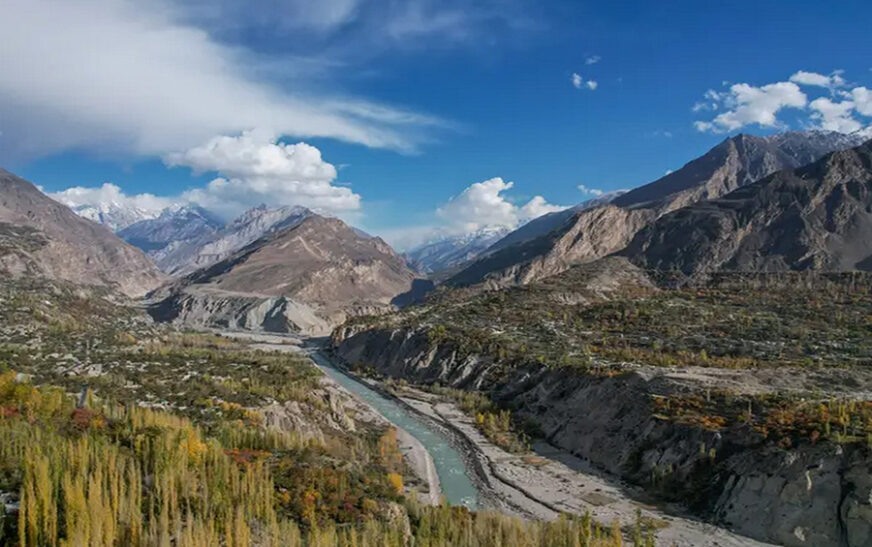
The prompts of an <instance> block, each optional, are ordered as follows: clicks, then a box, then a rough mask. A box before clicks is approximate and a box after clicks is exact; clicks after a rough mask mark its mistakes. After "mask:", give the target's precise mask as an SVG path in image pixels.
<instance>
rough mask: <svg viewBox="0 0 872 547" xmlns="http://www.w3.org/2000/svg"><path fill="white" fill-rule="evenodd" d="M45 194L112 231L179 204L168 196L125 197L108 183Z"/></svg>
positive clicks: (157, 215) (157, 214) (154, 216)
mask: <svg viewBox="0 0 872 547" xmlns="http://www.w3.org/2000/svg"><path fill="white" fill-rule="evenodd" d="M47 195H48V196H49V197H50V198H52V199H53V200H55V201H58V202H60V203H63V204H64V205H66V206H67V207H69V208H70V209H72V210H73V212H75V213H76V214H77V215H79V216H80V217H83V218H86V219H88V220H90V221H93V222H96V223H98V224H103V225H104V226H106V227H107V228H109V229H110V230H112V231H113V232H117V231H118V230H121V229H123V228H126V227H128V226H130V225H131V224H134V223H136V222H139V221H142V220H149V219H153V218H157V217H159V216H160V215H161V213H162V212H164V210H166V209H168V208H178V207H181V205H180V204H178V203H176V202H175V201H173V200H171V199H168V198H163V197H158V196H155V195H152V194H139V195H136V196H128V195H126V194H125V193H124V192H123V191H122V190H121V188H119V187H118V186H116V185H114V184H111V183H108V182H107V183H104V184H103V185H102V186H99V187H95V188H85V187H81V186H76V187H73V188H67V189H66V190H63V191H61V192H52V193H48V194H47Z"/></svg>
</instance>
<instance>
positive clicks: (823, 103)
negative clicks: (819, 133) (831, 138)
mask: <svg viewBox="0 0 872 547" xmlns="http://www.w3.org/2000/svg"><path fill="white" fill-rule="evenodd" d="M809 106H810V107H811V109H812V110H814V111H815V112H814V113H812V115H811V117H812V119H814V120H819V121H820V125H819V127H820V128H821V129H826V130H827V131H838V132H840V133H853V132H854V131H859V130H860V129H862V128H863V124H861V123H860V122H858V121H857V120H855V119H854V117H853V116H852V112H853V110H854V103H853V102H851V101H842V102H840V103H835V102H833V101H831V100H830V99H828V98H826V97H819V98H817V99H815V100H813V101H812V102H811V103H809Z"/></svg>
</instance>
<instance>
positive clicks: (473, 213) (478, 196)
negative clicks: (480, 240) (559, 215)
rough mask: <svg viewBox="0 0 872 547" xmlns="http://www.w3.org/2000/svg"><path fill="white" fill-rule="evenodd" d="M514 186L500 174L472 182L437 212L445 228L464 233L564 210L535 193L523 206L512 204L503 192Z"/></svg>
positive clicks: (508, 224) (512, 223) (525, 220)
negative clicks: (444, 223) (482, 180)
mask: <svg viewBox="0 0 872 547" xmlns="http://www.w3.org/2000/svg"><path fill="white" fill-rule="evenodd" d="M513 186H514V184H513V183H511V182H505V181H504V180H503V179H502V178H500V177H496V178H492V179H489V180H486V181H484V182H476V183H473V184H471V185H469V186H468V187H467V188H466V189H465V190H463V192H461V193H460V194H458V195H457V196H454V197H452V198H451V199H450V200H448V202H447V203H446V204H445V205H443V206H442V207H440V208H439V209H438V210H437V211H436V213H437V215H438V216H439V217H440V218H442V219H443V220H444V221H445V222H446V223H447V225H446V227H445V228H446V230H448V231H451V232H454V233H463V232H472V231H475V230H478V229H480V228H484V227H488V226H495V227H505V228H515V227H517V226H518V225H520V224H522V223H524V222H527V221H529V220H532V219H534V218H536V217H539V216H541V215H544V214H546V213H553V212H555V211H561V210H563V209H566V207H564V206H560V205H553V204H550V203H548V202H547V201H546V200H545V198H543V197H542V196H534V197H533V198H532V199H530V201H528V202H527V203H526V204H524V205H522V206H518V205H515V204H514V203H512V202H510V201H508V200H507V199H506V198H505V196H504V195H503V192H505V191H507V190H510V189H511V188H512V187H513Z"/></svg>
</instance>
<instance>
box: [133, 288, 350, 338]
mask: <svg viewBox="0 0 872 547" xmlns="http://www.w3.org/2000/svg"><path fill="white" fill-rule="evenodd" d="M150 313H151V315H152V317H154V318H155V319H156V320H158V321H164V322H171V323H176V324H179V325H187V326H190V327H195V328H215V329H233V330H250V331H263V332H276V333H300V334H308V335H314V336H319V335H324V334H326V333H328V332H330V328H331V325H332V324H333V321H335V320H336V319H334V320H333V321H330V320H328V318H324V317H321V316H320V315H318V313H317V312H316V311H315V310H314V309H312V308H311V307H309V306H307V305H305V304H302V303H300V302H295V301H294V300H291V299H289V298H285V297H283V296H278V297H265V296H256V295H246V294H235V293H229V292H222V291H209V290H203V291H198V290H182V291H180V292H176V293H173V294H172V295H171V296H169V297H168V298H166V299H164V300H162V301H160V302H159V303H158V304H156V305H155V306H153V307H152V308H151V309H150Z"/></svg>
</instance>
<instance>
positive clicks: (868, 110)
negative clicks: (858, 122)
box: [851, 87, 872, 116]
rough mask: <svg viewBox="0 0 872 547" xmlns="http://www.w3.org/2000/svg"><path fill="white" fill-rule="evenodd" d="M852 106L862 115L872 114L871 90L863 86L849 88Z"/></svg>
mask: <svg viewBox="0 0 872 547" xmlns="http://www.w3.org/2000/svg"><path fill="white" fill-rule="evenodd" d="M851 98H852V99H853V102H854V108H856V109H857V112H859V113H860V114H862V115H864V116H872V91H870V90H869V89H866V88H865V87H855V88H854V89H852V90H851Z"/></svg>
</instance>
